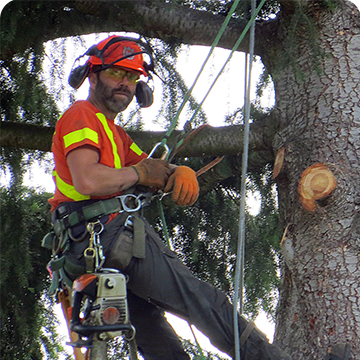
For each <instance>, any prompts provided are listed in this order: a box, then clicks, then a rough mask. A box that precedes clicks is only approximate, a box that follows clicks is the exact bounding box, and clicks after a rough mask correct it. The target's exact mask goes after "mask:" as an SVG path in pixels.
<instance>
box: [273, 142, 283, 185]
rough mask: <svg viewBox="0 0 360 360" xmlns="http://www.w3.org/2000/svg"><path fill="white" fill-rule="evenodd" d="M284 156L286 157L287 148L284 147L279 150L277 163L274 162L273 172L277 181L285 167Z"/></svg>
mask: <svg viewBox="0 0 360 360" xmlns="http://www.w3.org/2000/svg"><path fill="white" fill-rule="evenodd" d="M284 156H285V148H284V147H282V148H280V149H279V150H278V152H277V154H276V158H275V162H274V170H273V176H272V177H273V179H275V178H276V177H277V176H278V175H279V173H280V170H281V168H282V166H283V162H284Z"/></svg>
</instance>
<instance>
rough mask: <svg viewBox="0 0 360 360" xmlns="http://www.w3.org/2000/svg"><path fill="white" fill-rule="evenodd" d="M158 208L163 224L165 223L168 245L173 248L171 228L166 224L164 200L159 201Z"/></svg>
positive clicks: (164, 228) (164, 229)
mask: <svg viewBox="0 0 360 360" xmlns="http://www.w3.org/2000/svg"><path fill="white" fill-rule="evenodd" d="M158 208H159V213H160V218H161V222H162V225H163V231H164V236H165V239H166V242H167V245H168V247H169V248H170V249H173V246H172V243H171V240H170V235H169V230H168V227H167V225H166V220H165V213H164V207H163V206H162V202H161V200H160V199H159V201H158Z"/></svg>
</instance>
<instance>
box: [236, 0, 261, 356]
mask: <svg viewBox="0 0 360 360" xmlns="http://www.w3.org/2000/svg"><path fill="white" fill-rule="evenodd" d="M255 6H256V1H255V0H252V1H251V13H252V14H253V13H254V11H255ZM254 44H255V21H254V22H253V23H252V24H251V28H250V46H249V54H246V61H245V116H244V129H245V130H244V148H243V157H242V171H241V202H240V219H239V233H238V236H239V239H238V248H237V259H236V269H235V294H234V342H235V359H236V360H241V355H240V336H239V315H241V314H242V312H243V288H244V258H245V203H246V173H247V165H248V157H249V133H250V124H249V119H250V105H251V103H250V85H251V70H252V63H253V58H254ZM238 305H239V311H238Z"/></svg>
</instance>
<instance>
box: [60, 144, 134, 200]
mask: <svg viewBox="0 0 360 360" xmlns="http://www.w3.org/2000/svg"><path fill="white" fill-rule="evenodd" d="M66 160H67V163H68V166H69V169H70V174H71V177H72V180H73V184H74V187H75V189H76V191H78V192H79V193H80V194H83V195H90V196H104V195H110V194H114V193H117V192H120V191H123V190H126V189H128V188H129V187H131V186H133V185H134V184H136V183H137V182H138V175H137V173H136V171H135V169H134V168H133V167H124V168H121V169H114V168H111V167H108V166H106V165H102V164H100V163H99V153H98V151H97V149H96V148H95V147H93V146H90V145H85V146H82V147H79V148H76V149H74V150H72V151H70V152H69V154H68V155H67V157H66Z"/></svg>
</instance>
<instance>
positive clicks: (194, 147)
mask: <svg viewBox="0 0 360 360" xmlns="http://www.w3.org/2000/svg"><path fill="white" fill-rule="evenodd" d="M251 129H252V131H251V136H250V145H249V146H250V151H251V152H253V151H266V152H268V153H269V155H268V156H267V157H269V156H270V158H271V159H272V158H273V157H272V149H271V144H272V141H273V138H274V135H275V133H276V130H277V123H276V120H274V121H270V119H268V121H267V122H258V123H254V124H252V125H251ZM53 133H54V127H45V126H37V125H30V124H27V123H16V122H8V121H4V122H2V123H1V133H0V142H1V146H3V147H16V148H24V149H30V150H41V151H51V141H52V135H53ZM128 133H129V135H130V136H131V138H132V139H133V140H134V141H135V142H136V143H137V144H138V145H139V146H140V147H141V148H142V149H143V150H144V151H146V152H150V151H151V149H152V147H153V146H154V144H156V143H157V142H160V141H161V140H162V139H163V138H164V136H165V133H166V132H165V131H157V132H156V131H128ZM179 134H180V131H179V130H176V131H173V133H172V134H171V136H170V138H169V141H168V144H169V146H170V147H173V146H174V144H175V141H176V137H177V136H178V135H179ZM243 140H244V132H243V127H242V126H241V125H235V126H220V127H216V128H215V127H211V126H209V127H206V128H203V129H202V130H200V131H199V132H198V133H197V134H196V135H195V136H194V137H193V138H192V139H191V141H190V142H189V143H188V144H186V145H185V146H184V147H182V148H181V150H179V152H178V156H179V157H184V156H191V157H202V156H222V155H238V154H241V153H242V150H243Z"/></svg>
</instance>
